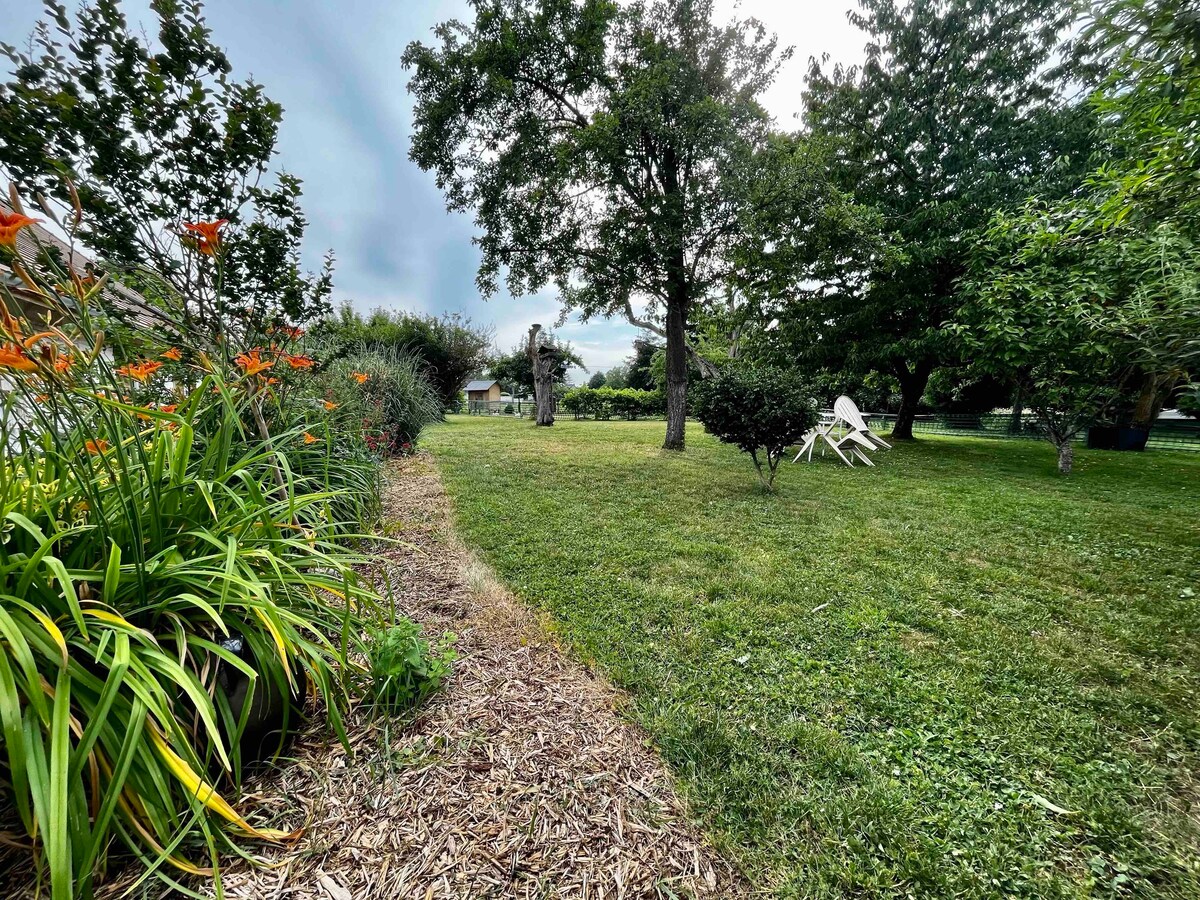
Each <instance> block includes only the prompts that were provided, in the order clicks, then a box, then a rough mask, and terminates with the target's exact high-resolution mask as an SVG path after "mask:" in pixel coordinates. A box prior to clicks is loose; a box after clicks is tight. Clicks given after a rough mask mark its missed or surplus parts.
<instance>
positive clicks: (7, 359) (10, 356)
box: [0, 344, 38, 372]
mask: <svg viewBox="0 0 1200 900" xmlns="http://www.w3.org/2000/svg"><path fill="white" fill-rule="evenodd" d="M37 367H38V366H37V363H35V362H34V361H33V360H32V359H30V358H29V357H28V356H27V355H26V353H25V348H23V347H22V346H21V345H20V344H4V345H3V346H0V368H4V369H16V370H17V371H18V372H36V371H37Z"/></svg>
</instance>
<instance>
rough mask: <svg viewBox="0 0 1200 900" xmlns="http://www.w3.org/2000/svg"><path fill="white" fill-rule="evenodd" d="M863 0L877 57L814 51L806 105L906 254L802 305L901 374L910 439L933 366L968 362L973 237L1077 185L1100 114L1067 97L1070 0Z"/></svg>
mask: <svg viewBox="0 0 1200 900" xmlns="http://www.w3.org/2000/svg"><path fill="white" fill-rule="evenodd" d="M859 5H860V7H861V11H859V12H855V13H852V14H851V15H850V21H851V22H852V23H853V24H854V25H856V26H857V27H858V28H860V29H862V31H863V32H864V33H865V35H866V36H867V38H868V39H869V43H868V45H867V60H866V62H865V63H864V64H863V65H862V66H853V67H849V68H846V67H843V66H840V65H838V66H835V67H833V68H832V70H826V69H825V68H824V67H823V66H822V65H821V64H820V63H819V62H817V61H814V62H813V64H812V66H811V69H810V72H809V76H808V91H807V93H806V97H805V99H806V106H807V112H806V119H807V122H808V123H809V125H810V126H811V128H812V131H813V132H814V133H815V134H816V135H818V136H822V137H825V138H827V139H830V140H831V141H833V143H834V147H835V151H834V152H835V154H836V155H835V158H836V160H837V165H836V167H835V169H834V172H835V174H836V176H837V178H838V179H839V180H840V181H841V184H842V187H843V188H844V189H846V190H847V191H851V192H852V193H853V194H854V197H855V199H856V200H857V201H858V202H859V203H860V204H863V205H865V206H868V207H873V208H874V209H876V210H877V211H878V212H879V213H880V214H881V215H882V216H883V225H884V228H885V229H886V230H887V231H889V232H891V233H893V234H894V235H895V237H896V250H897V251H898V252H897V253H895V254H891V255H888V256H886V257H876V258H871V259H867V260H860V261H855V263H854V264H856V265H859V266H860V267H861V269H862V272H863V273H864V278H863V279H862V286H861V289H856V290H841V291H833V292H828V293H825V294H821V295H815V296H813V297H810V298H808V300H807V302H800V303H797V304H795V306H794V308H793V310H792V314H793V315H795V316H797V317H798V318H799V319H800V320H801V321H802V322H804V323H805V324H806V326H807V329H806V330H807V331H808V338H807V340H806V342H805V347H807V348H810V349H812V350H813V351H815V352H817V353H818V354H821V355H824V356H827V357H828V356H829V355H830V354H834V355H837V356H838V357H839V358H838V359H837V360H836V362H837V364H839V365H842V366H844V367H847V368H851V369H858V370H860V371H870V370H875V371H879V372H884V373H888V374H890V375H893V376H894V377H895V378H896V379H897V380H898V381H899V383H900V387H901V392H902V397H903V401H902V404H901V408H900V415H899V418H898V421H897V423H896V429H895V435H896V436H897V437H901V438H908V437H911V436H912V420H913V416H914V415H915V413H916V409H917V403H918V402H919V400H920V398H921V395H922V393H923V392H924V390H925V385H926V383H927V382H928V379H929V375H930V373H931V372H933V370H934V369H935V368H937V367H938V366H940V365H943V364H946V363H951V362H955V361H956V360H957V348H956V346H955V344H954V343H953V334H952V332H950V331H948V330H947V329H945V328H943V327H942V326H943V323H945V322H946V320H947V319H949V318H951V317H952V315H953V313H954V311H955V309H956V308H957V306H958V305H959V303H960V300H959V295H958V290H957V288H956V284H957V282H958V280H959V278H960V277H961V276H962V275H963V274H964V272H965V270H966V257H967V254H968V251H969V249H970V247H971V244H972V240H973V235H974V234H976V233H977V232H978V231H979V230H981V229H982V228H983V227H984V226H985V225H986V223H987V221H988V219H989V218H990V216H991V215H992V213H993V212H994V211H995V210H998V209H1013V208H1016V207H1019V206H1020V205H1021V204H1022V202H1023V201H1024V200H1025V198H1027V197H1029V196H1032V195H1039V196H1042V197H1054V196H1062V195H1064V194H1065V193H1067V192H1069V191H1070V190H1072V189H1073V188H1074V187H1075V186H1077V185H1078V183H1079V180H1080V178H1081V177H1082V173H1083V172H1084V171H1085V170H1086V168H1087V162H1088V158H1089V155H1090V153H1091V150H1092V146H1093V141H1094V138H1093V135H1094V122H1095V117H1094V114H1093V112H1092V109H1091V107H1090V106H1088V105H1086V104H1081V103H1070V102H1068V100H1067V99H1066V98H1065V96H1064V90H1065V88H1064V82H1065V73H1064V71H1063V70H1062V69H1060V68H1059V67H1058V65H1057V63H1058V62H1059V61H1060V50H1061V42H1062V39H1063V36H1064V34H1065V32H1066V30H1067V29H1068V27H1069V26H1070V25H1071V23H1072V22H1073V20H1074V15H1075V13H1074V8H1073V4H1072V3H1071V2H1069V0H914V2H911V3H902V2H899V0H859ZM1077 71H1078V70H1077ZM822 362H825V363H829V362H831V360H830V359H824V360H822Z"/></svg>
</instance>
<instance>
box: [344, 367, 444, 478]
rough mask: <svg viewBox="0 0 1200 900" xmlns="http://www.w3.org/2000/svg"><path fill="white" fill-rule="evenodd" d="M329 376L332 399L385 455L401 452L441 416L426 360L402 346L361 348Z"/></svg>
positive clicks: (373, 445)
mask: <svg viewBox="0 0 1200 900" xmlns="http://www.w3.org/2000/svg"><path fill="white" fill-rule="evenodd" d="M324 376H325V377H324V386H325V390H326V394H327V398H328V399H329V400H331V401H332V402H334V403H336V404H338V406H339V407H340V408H342V409H344V410H346V411H347V412H349V413H350V414H351V415H353V416H354V417H355V418H356V419H357V421H358V422H359V428H360V429H361V431H362V433H363V434H364V436H365V439H366V441H367V444H368V446H370V448H371V449H372V450H374V451H376V452H377V453H380V454H382V455H385V456H392V455H396V454H398V453H401V452H402V451H403V448H404V445H405V444H409V445H411V444H415V443H416V441H417V438H418V437H419V436H420V434H421V429H422V428H424V427H425V426H426V425H428V424H429V423H431V422H436V421H438V420H439V419H440V418H441V417H442V406H441V403H440V401H439V400H438V396H437V393H436V391H435V390H434V389H433V386H432V385H430V383H429V380H428V379H427V378H426V377H425V375H424V373H423V372H422V368H421V364H420V363H419V362H418V361H417V360H416V359H414V358H413V357H412V356H410V355H408V354H407V353H405V352H404V351H403V350H396V349H383V350H360V351H358V352H356V353H353V354H351V355H349V356H347V357H345V358H344V359H339V360H336V361H335V362H333V363H332V364H331V365H330V366H329V367H328V369H327V370H326V371H325V373H324ZM356 430H357V429H356Z"/></svg>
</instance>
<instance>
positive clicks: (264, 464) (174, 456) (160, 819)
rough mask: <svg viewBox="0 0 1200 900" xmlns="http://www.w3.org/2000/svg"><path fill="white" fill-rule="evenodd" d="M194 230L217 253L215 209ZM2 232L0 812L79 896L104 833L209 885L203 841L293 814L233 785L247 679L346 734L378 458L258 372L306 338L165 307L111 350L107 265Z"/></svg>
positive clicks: (267, 836)
mask: <svg viewBox="0 0 1200 900" xmlns="http://www.w3.org/2000/svg"><path fill="white" fill-rule="evenodd" d="M206 224H213V223H206ZM198 234H199V238H198V239H197V240H196V241H195V242H194V247H193V248H192V249H191V251H190V252H194V253H196V254H198V261H199V262H200V264H204V265H213V266H219V265H220V254H221V252H222V246H223V245H222V242H221V238H220V235H219V225H218V227H217V228H214V229H212V234H211V235H210V234H209V233H208V231H205V230H203V229H201V230H199V231H198ZM0 254H2V255H4V256H5V261H6V262H7V263H8V264H9V265H10V266H11V267H12V268H14V269H15V270H16V271H18V272H19V273H20V276H21V278H22V280H23V282H24V287H25V290H24V291H23V297H24V298H26V302H27V298H28V296H29V295H34V296H35V298H36V307H37V308H38V309H39V310H41V311H42V312H41V313H40V314H39V315H40V318H39V319H38V320H36V321H31V320H30V318H29V317H25V316H22V315H21V314H20V312H19V309H20V308H19V307H18V305H17V300H16V298H15V297H13V296H12V294H11V293H9V292H8V291H7V289H6V288H4V289H0V300H2V301H3V302H2V303H0V347H2V348H3V351H2V352H0V382H2V383H0V444H2V445H3V446H4V448H5V455H4V458H3V462H2V463H0V740H2V743H0V797H2V798H3V801H4V803H3V805H4V806H5V807H7V808H8V809H10V810H11V816H10V819H11V821H6V822H4V823H3V825H2V826H0V827H3V828H4V829H5V830H6V831H8V832H9V833H8V834H7V838H8V841H7V842H8V843H10V844H16V845H18V846H20V847H23V848H25V849H26V850H27V851H28V852H29V854H30V859H31V861H32V864H33V867H34V870H35V871H36V872H37V873H38V877H43V876H44V877H46V878H47V879H48V881H49V885H50V894H51V896H52V897H53V898H54V900H59V898H62V900H66V898H71V897H87V896H90V895H91V893H92V892H93V890H94V888H95V887H96V885H97V884H99V883H100V882H101V881H102V880H103V878H104V875H105V871H106V865H107V861H108V858H109V855H110V853H111V852H112V851H113V850H114V849H115V848H118V847H119V848H121V849H122V850H124V851H126V852H128V853H130V854H132V855H133V856H134V857H136V858H137V859H138V860H140V862H141V863H142V865H143V866H144V870H145V872H144V875H143V877H149V876H150V875H154V876H156V877H158V878H161V879H163V880H164V881H166V882H168V883H169V884H171V885H175V886H176V887H180V889H183V888H182V887H181V886H179V885H178V884H176V882H175V878H176V877H178V873H185V874H189V875H200V876H214V877H216V889H217V891H218V893H219V892H220V879H219V872H218V869H217V864H218V858H219V855H220V854H221V853H224V852H235V853H239V854H243V855H244V854H245V853H246V852H247V851H246V849H245V848H244V847H243V844H245V842H247V841H260V842H261V841H266V842H272V843H280V842H287V841H291V840H294V839H296V837H298V835H299V831H298V830H296V829H295V826H296V824H297V823H296V822H295V821H285V822H283V823H282V824H283V825H284V827H283V828H276V827H269V826H268V825H267V824H264V823H263V821H262V820H261V818H260V817H259V816H257V815H256V814H255V813H254V811H253V809H252V808H246V807H244V806H242V807H239V806H238V805H235V804H236V802H237V794H238V792H239V789H240V784H241V777H242V769H243V765H244V764H245V762H246V761H247V760H246V759H245V754H244V750H243V747H242V737H243V734H244V733H245V732H246V729H247V726H248V719H249V718H250V716H251V713H252V710H253V708H254V706H255V697H258V698H260V699H261V698H262V697H263V695H264V694H272V695H275V696H276V697H278V698H280V699H282V700H283V701H284V702H283V703H282V704H281V716H282V722H281V723H280V727H281V728H282V730H284V731H286V730H287V729H288V728H289V727H294V723H289V722H288V716H289V715H290V712H289V711H290V710H292V709H293V708H294V707H298V706H301V705H303V704H304V702H305V701H306V699H312V700H314V701H318V702H314V703H313V704H312V708H317V709H320V710H321V711H322V715H324V716H325V717H326V718H327V720H328V722H329V725H330V727H331V728H332V729H333V730H334V731H335V732H336V733H337V734H338V735H339V736H340V737H341V738H342V740H343V741H345V731H344V728H343V725H342V712H343V710H344V708H345V704H346V700H347V685H348V683H349V677H350V675H351V670H352V669H353V668H354V666H353V664H352V663H351V654H352V653H354V652H355V651H357V650H360V649H361V641H360V638H359V635H361V634H363V633H365V630H366V620H367V619H368V618H371V617H373V614H374V613H373V611H374V609H375V608H376V605H377V603H378V597H377V596H376V595H375V594H374V593H373V592H372V591H371V590H370V589H369V588H368V587H366V586H364V585H363V584H361V583H360V581H359V579H358V577H357V576H356V575H355V572H354V570H353V566H354V565H355V564H356V563H360V562H363V561H364V560H363V557H362V556H361V555H359V554H358V553H357V552H355V551H354V550H353V547H354V545H355V542H356V540H357V539H358V538H359V537H360V535H358V534H357V533H356V531H355V529H356V528H357V525H358V522H359V521H360V520H361V516H360V515H359V512H360V511H361V510H360V509H359V507H360V506H361V504H363V503H367V502H368V501H367V500H366V497H367V495H368V494H369V493H370V492H371V491H372V490H374V486H375V478H376V472H377V468H376V466H375V464H374V462H372V461H371V460H370V459H369V458H368V457H367V456H366V455H365V453H364V454H363V455H362V456H361V457H360V458H356V457H355V456H354V455H353V448H349V449H347V450H346V451H345V453H344V454H343V455H342V456H341V457H340V458H338V459H337V461H336V465H333V466H330V465H329V464H328V456H329V454H328V453H326V458H325V460H324V461H322V459H321V454H320V453H319V452H318V451H316V450H315V449H314V445H311V444H306V443H305V438H304V434H305V433H306V432H307V433H310V434H311V433H313V432H314V431H315V432H318V433H320V435H321V437H320V438H319V443H320V445H321V446H322V447H325V448H326V449H328V447H329V446H330V445H333V444H337V443H339V442H343V441H346V440H349V439H338V441H335V440H334V438H333V437H332V436H331V435H332V433H333V432H334V430H335V427H336V426H335V425H334V424H333V423H331V422H328V421H326V420H325V419H326V417H327V415H328V414H329V412H330V411H327V410H325V409H324V408H323V407H322V406H320V405H316V404H313V403H312V402H307V404H299V403H292V404H289V403H287V402H285V391H286V390H287V389H288V385H287V384H286V383H285V382H284V380H283V379H282V378H280V377H279V376H278V375H277V374H276V373H278V372H280V370H281V369H285V368H286V369H287V370H288V371H289V372H291V371H295V372H297V373H307V370H308V368H309V366H308V365H306V364H305V361H304V360H305V359H307V357H304V356H303V355H302V354H299V353H296V352H288V351H285V350H282V349H279V348H274V349H273V348H271V347H262V348H254V347H249V346H248V347H247V348H246V349H245V350H243V351H241V352H236V353H235V352H234V351H233V350H232V349H231V348H228V347H226V348H218V347H213V346H208V347H205V346H200V345H197V344H195V343H192V342H191V338H192V335H191V334H189V333H188V330H187V329H186V327H185V326H184V325H183V324H182V323H181V324H180V325H179V327H178V329H177V330H176V331H175V332H174V333H172V334H171V335H170V338H171V340H170V343H166V342H164V343H163V344H162V345H161V346H158V347H156V348H152V349H151V350H150V351H149V352H147V353H145V354H144V355H142V356H139V357H137V358H131V359H123V360H121V361H120V362H119V363H118V362H117V361H114V360H112V359H110V358H109V353H108V349H107V347H106V339H105V331H104V325H105V324H106V320H105V318H104V316H103V313H102V310H103V307H104V305H105V303H106V297H105V290H106V279H105V278H99V279H84V278H83V277H82V276H81V275H80V273H78V272H75V271H71V270H70V269H61V268H59V267H57V266H56V265H55V264H54V263H53V262H51V261H48V262H46V263H45V266H44V269H39V270H37V271H35V270H34V269H33V267H32V266H26V265H23V264H22V263H21V261H20V260H19V259H17V258H16V257H15V255H14V254H13V252H12V248H11V247H8V248H4V247H0ZM183 302H185V303H186V302H187V301H186V299H185V300H184V301H183ZM243 337H244V335H243ZM230 342H232V339H231V340H230ZM292 360H299V363H298V364H296V363H294V362H293V361H292ZM305 377H307V375H305ZM297 390H299V388H297ZM297 410H300V411H299V412H297ZM351 443H352V441H351ZM356 460H357V461H356ZM356 498H357V499H356ZM232 643H240V644H241V646H242V647H243V648H244V652H242V653H240V654H239V653H235V652H233V651H232V650H231V649H230V647H231V646H232ZM234 681H237V682H239V683H240V684H241V685H243V686H245V688H246V690H245V693H244V695H243V694H242V693H241V692H239V693H238V694H237V696H235V695H234V692H232V691H230V690H229V689H228V688H227V685H229V684H230V683H232V682H234ZM309 695H311V697H310V696H309ZM285 818H286V816H285ZM14 830H15V832H16V833H13V831H14Z"/></svg>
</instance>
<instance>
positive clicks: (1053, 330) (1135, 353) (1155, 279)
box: [956, 0, 1200, 471]
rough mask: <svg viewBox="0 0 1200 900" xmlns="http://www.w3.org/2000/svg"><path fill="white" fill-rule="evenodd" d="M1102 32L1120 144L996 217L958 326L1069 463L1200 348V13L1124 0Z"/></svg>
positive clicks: (1185, 372)
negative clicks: (1100, 429) (1199, 132)
mask: <svg viewBox="0 0 1200 900" xmlns="http://www.w3.org/2000/svg"><path fill="white" fill-rule="evenodd" d="M1087 38H1088V40H1089V41H1091V42H1092V43H1093V44H1094V45H1095V46H1096V47H1097V48H1099V50H1100V51H1101V52H1102V54H1104V55H1106V56H1107V58H1108V62H1109V68H1110V74H1109V76H1108V78H1107V80H1106V83H1105V85H1104V89H1103V90H1102V91H1100V92H1098V93H1097V95H1096V97H1095V98H1094V101H1093V102H1094V104H1095V106H1096V108H1097V110H1098V112H1099V113H1100V114H1101V115H1102V116H1103V118H1104V119H1105V121H1106V122H1107V123H1108V125H1109V128H1110V133H1111V137H1112V141H1113V144H1114V145H1115V146H1116V147H1117V148H1119V149H1120V151H1121V152H1120V153H1119V154H1118V155H1117V156H1116V157H1115V158H1114V159H1112V160H1109V161H1107V162H1106V163H1105V164H1104V165H1102V166H1101V167H1099V168H1098V169H1097V170H1096V171H1095V172H1093V173H1092V174H1091V176H1090V177H1089V178H1088V179H1087V181H1086V183H1085V185H1084V187H1083V189H1081V190H1080V191H1079V192H1077V194H1076V195H1075V196H1072V197H1070V198H1068V199H1065V200H1058V201H1055V202H1051V203H1036V204H1030V205H1029V206H1028V207H1027V208H1025V209H1024V210H1022V211H1021V212H1020V213H1019V214H1014V215H1005V214H1002V213H1001V214H997V215H996V216H995V218H994V219H993V221H992V223H991V227H990V228H989V229H988V230H987V232H986V234H985V236H984V239H983V240H982V241H980V243H979V245H978V247H977V248H976V250H975V253H974V259H973V266H972V271H971V276H970V277H969V278H968V279H966V280H965V281H964V283H963V287H964V289H965V291H966V293H967V295H968V297H969V298H970V301H969V302H968V303H967V304H966V305H965V306H964V307H963V308H962V309H961V310H960V312H959V323H958V327H957V329H956V330H957V332H958V333H960V334H961V335H962V336H963V339H964V340H965V341H966V342H967V344H968V346H969V347H970V348H971V349H972V351H974V352H975V353H976V354H977V356H976V358H977V360H978V361H979V363H980V364H981V365H985V366H987V367H989V368H991V369H992V370H993V371H996V372H1000V373H1003V374H1006V375H1008V376H1010V377H1012V378H1013V379H1015V380H1017V381H1018V382H1020V383H1022V384H1023V385H1024V386H1025V388H1026V391H1027V394H1028V396H1029V398H1030V402H1031V405H1032V406H1033V407H1034V409H1035V410H1037V411H1038V413H1039V415H1040V416H1041V417H1042V419H1043V421H1044V422H1045V423H1046V425H1047V429H1048V432H1049V434H1050V435H1051V436H1052V438H1054V439H1055V440H1056V443H1058V444H1059V446H1060V450H1061V451H1062V452H1064V453H1066V454H1068V455H1067V457H1066V458H1065V460H1064V461H1063V464H1062V466H1061V467H1062V468H1063V470H1064V471H1069V469H1070V458H1069V449H1070V448H1069V441H1070V438H1071V437H1072V436H1073V435H1074V433H1075V432H1076V431H1078V430H1079V429H1080V428H1081V427H1083V426H1084V425H1087V424H1089V423H1090V422H1092V421H1093V420H1095V419H1096V418H1097V417H1099V416H1101V415H1102V414H1104V413H1109V414H1110V415H1112V414H1113V411H1112V410H1113V407H1114V405H1115V404H1116V403H1118V402H1119V401H1121V400H1122V399H1123V398H1125V397H1128V396H1129V395H1130V393H1131V391H1130V388H1131V387H1137V391H1136V394H1137V397H1138V402H1137V403H1136V404H1135V405H1134V406H1133V410H1132V412H1131V413H1128V414H1127V416H1128V418H1129V419H1131V420H1132V423H1133V424H1136V425H1147V424H1149V422H1150V421H1151V420H1152V419H1153V414H1154V409H1155V407H1156V406H1157V404H1158V403H1159V402H1161V398H1162V397H1163V396H1165V395H1167V394H1169V393H1170V391H1171V390H1172V389H1173V388H1174V387H1175V385H1176V384H1177V383H1178V382H1179V381H1181V380H1183V379H1186V378H1187V377H1188V376H1189V374H1190V372H1191V371H1194V370H1195V368H1196V361H1197V359H1198V358H1200V263H1197V257H1198V253H1197V250H1198V248H1200V193H1198V188H1200V148H1198V147H1197V142H1196V121H1197V118H1198V117H1200V73H1198V72H1197V66H1196V62H1197V59H1200V16H1198V15H1197V14H1196V13H1195V11H1189V10H1188V9H1187V8H1186V7H1185V5H1184V4H1183V3H1181V2H1180V0H1112V2H1110V3H1108V4H1106V5H1105V6H1103V7H1101V8H1100V10H1099V11H1098V14H1097V17H1096V21H1095V23H1094V25H1093V26H1092V28H1091V29H1090V30H1089V32H1088V35H1087ZM1119 417H1120V418H1125V417H1126V414H1123V413H1122V414H1120V416H1119Z"/></svg>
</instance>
